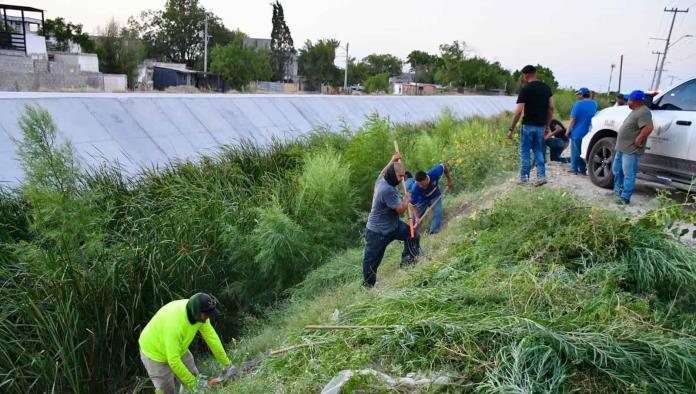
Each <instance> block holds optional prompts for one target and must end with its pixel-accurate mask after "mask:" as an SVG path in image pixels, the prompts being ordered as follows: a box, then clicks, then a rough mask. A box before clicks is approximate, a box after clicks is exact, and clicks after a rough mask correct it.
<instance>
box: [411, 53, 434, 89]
mask: <svg viewBox="0 0 696 394" xmlns="http://www.w3.org/2000/svg"><path fill="white" fill-rule="evenodd" d="M438 60H439V59H438V57H437V55H431V54H429V53H428V52H424V51H419V50H414V51H411V53H409V54H408V56H407V57H406V61H407V62H408V64H409V65H410V66H411V72H412V73H414V74H415V75H414V77H415V80H416V82H422V83H433V82H435V80H434V74H435V67H436V66H437V64H438Z"/></svg>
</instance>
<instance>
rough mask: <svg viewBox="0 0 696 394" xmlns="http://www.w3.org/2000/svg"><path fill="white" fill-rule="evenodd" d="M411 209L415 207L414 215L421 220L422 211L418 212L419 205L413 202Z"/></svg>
mask: <svg viewBox="0 0 696 394" xmlns="http://www.w3.org/2000/svg"><path fill="white" fill-rule="evenodd" d="M411 209H413V215H414V216H415V217H416V222H417V221H418V220H420V212H418V205H415V204H411Z"/></svg>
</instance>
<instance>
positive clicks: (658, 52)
mask: <svg viewBox="0 0 696 394" xmlns="http://www.w3.org/2000/svg"><path fill="white" fill-rule="evenodd" d="M652 54H653V55H657V61H656V62H655V69H654V70H653V77H652V82H650V90H655V77H657V66H658V65H659V64H660V56H662V52H660V51H652Z"/></svg>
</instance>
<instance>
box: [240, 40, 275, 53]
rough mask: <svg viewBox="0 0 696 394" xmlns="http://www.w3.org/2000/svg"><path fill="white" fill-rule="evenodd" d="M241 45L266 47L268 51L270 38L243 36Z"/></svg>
mask: <svg viewBox="0 0 696 394" xmlns="http://www.w3.org/2000/svg"><path fill="white" fill-rule="evenodd" d="M242 45H244V47H245V48H256V49H266V50H268V51H270V50H271V39H270V38H252V37H244V39H243V40H242Z"/></svg>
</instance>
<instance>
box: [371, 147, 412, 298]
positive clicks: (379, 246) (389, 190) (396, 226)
mask: <svg viewBox="0 0 696 394" xmlns="http://www.w3.org/2000/svg"><path fill="white" fill-rule="evenodd" d="M400 159H401V156H400V155H399V154H398V153H396V154H394V156H392V159H391V160H390V161H389V163H388V164H387V166H386V167H384V169H383V170H382V172H381V173H380V174H379V177H378V178H377V181H376V182H375V191H374V194H373V196H372V209H370V216H369V217H368V218H367V228H366V229H365V256H364V258H363V279H364V281H363V285H365V286H366V287H372V286H374V285H375V282H376V281H377V268H378V267H379V265H380V263H381V262H382V258H383V257H384V251H385V250H386V249H387V245H389V244H390V243H391V242H392V241H393V240H395V239H398V240H400V241H404V250H403V252H402V253H401V266H405V265H409V264H412V263H413V262H415V259H416V256H418V253H419V252H420V245H419V237H418V234H417V233H416V235H415V237H414V238H411V231H410V228H409V226H408V225H407V224H406V223H404V222H402V221H401V220H400V219H399V215H401V214H403V213H404V212H406V210H407V209H408V204H409V202H410V199H409V197H408V196H405V197H404V199H403V201H402V200H401V199H400V198H399V194H398V191H397V189H396V187H397V186H398V185H399V183H400V182H401V181H403V180H404V176H405V173H406V169H405V168H404V166H403V164H401V163H399V160H400Z"/></svg>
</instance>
